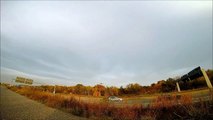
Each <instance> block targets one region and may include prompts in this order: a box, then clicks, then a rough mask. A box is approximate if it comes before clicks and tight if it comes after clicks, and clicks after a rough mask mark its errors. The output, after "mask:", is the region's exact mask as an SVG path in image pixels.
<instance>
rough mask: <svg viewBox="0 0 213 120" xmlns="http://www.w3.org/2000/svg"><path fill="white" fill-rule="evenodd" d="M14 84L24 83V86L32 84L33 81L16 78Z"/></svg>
mask: <svg viewBox="0 0 213 120" xmlns="http://www.w3.org/2000/svg"><path fill="white" fill-rule="evenodd" d="M15 82H18V83H25V84H30V85H31V84H33V80H32V79H29V78H24V77H16V80H15Z"/></svg>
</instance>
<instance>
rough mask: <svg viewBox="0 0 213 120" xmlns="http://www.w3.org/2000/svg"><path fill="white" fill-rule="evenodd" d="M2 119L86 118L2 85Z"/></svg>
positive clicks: (0, 111)
mask: <svg viewBox="0 0 213 120" xmlns="http://www.w3.org/2000/svg"><path fill="white" fill-rule="evenodd" d="M0 94H1V98H0V113H1V114H0V119H1V120H85V119H86V118H82V117H77V116H74V115H72V114H69V113H65V112H62V111H60V110H57V109H54V108H50V107H47V106H45V105H43V104H41V103H38V102H36V101H33V100H30V99H28V98H26V97H24V96H21V95H19V94H17V93H15V92H12V91H10V90H8V89H7V88H5V87H2V86H1V87H0Z"/></svg>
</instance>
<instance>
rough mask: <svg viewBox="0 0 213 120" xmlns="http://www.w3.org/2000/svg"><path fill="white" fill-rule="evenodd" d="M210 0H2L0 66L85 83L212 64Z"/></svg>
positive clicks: (146, 79) (144, 79)
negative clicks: (114, 0) (129, 0)
mask: <svg viewBox="0 0 213 120" xmlns="http://www.w3.org/2000/svg"><path fill="white" fill-rule="evenodd" d="M210 4H211V1H206V2H199V1H190V2H178V1H173V2H168V1H158V2H147V1H146V2H145V1H135V2H127V1H126V2H95V1H94V2H85V1H83V2H75V1H62V2H59V1H55V2H51V1H45V2H42V1H30V2H27V1H18V2H17V1H3V2H2V4H1V13H2V15H1V19H2V20H1V24H2V26H1V43H2V44H1V63H2V64H1V67H4V68H7V69H12V70H16V71H20V72H24V73H26V74H30V75H31V74H32V75H38V76H39V75H40V76H43V77H51V78H56V79H58V80H60V79H63V80H68V81H69V80H70V81H74V82H81V83H85V84H91V85H94V84H97V83H100V82H101V83H104V84H107V85H115V84H117V83H120V84H122V85H125V84H127V83H131V82H138V83H140V84H143V85H147V84H151V83H152V82H156V81H157V80H160V79H166V78H167V77H172V76H175V74H177V75H179V74H178V72H175V71H184V70H188V69H189V68H193V67H197V66H202V67H204V68H206V69H208V68H212V62H211V61H212V6H211V5H210ZM171 71H174V72H171ZM7 72H8V71H7ZM186 72H188V71H186ZM118 86H119V85H118Z"/></svg>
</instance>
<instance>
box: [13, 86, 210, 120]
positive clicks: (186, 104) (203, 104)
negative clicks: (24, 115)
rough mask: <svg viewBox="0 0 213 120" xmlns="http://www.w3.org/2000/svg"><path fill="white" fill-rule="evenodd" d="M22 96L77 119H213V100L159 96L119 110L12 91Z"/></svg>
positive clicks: (25, 90)
mask: <svg viewBox="0 0 213 120" xmlns="http://www.w3.org/2000/svg"><path fill="white" fill-rule="evenodd" d="M9 88H10V89H11V90H13V91H16V92H17V93H19V94H22V95H24V96H27V97H29V98H31V99H34V100H37V101H39V102H42V103H44V104H46V105H48V106H50V107H54V108H58V109H61V110H65V111H66V112H69V113H72V114H74V115H78V116H82V117H87V118H93V119H100V118H102V119H114V120H139V119H164V120H165V119H169V120H170V119H213V100H211V101H202V100H200V102H198V103H195V104H192V99H191V97H190V96H181V97H177V96H168V95H164V96H159V97H158V98H157V99H156V100H155V101H154V102H153V103H152V105H150V106H149V107H146V108H144V107H143V105H132V106H123V107H116V106H114V105H112V104H109V103H108V102H105V103H86V102H82V101H80V100H78V99H76V98H75V97H73V96H71V95H70V96H69V97H65V96H63V95H61V94H52V93H50V92H45V91H41V90H39V89H37V88H34V87H9Z"/></svg>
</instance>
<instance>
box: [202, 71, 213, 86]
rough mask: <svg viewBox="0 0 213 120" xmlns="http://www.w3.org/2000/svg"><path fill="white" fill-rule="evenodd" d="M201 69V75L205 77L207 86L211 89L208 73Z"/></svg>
mask: <svg viewBox="0 0 213 120" xmlns="http://www.w3.org/2000/svg"><path fill="white" fill-rule="evenodd" d="M201 71H202V73H203V76H204V78H205V80H206V84H207V86H208V87H209V88H210V89H212V84H211V81H210V80H209V77H208V75H207V74H206V71H205V70H204V69H201Z"/></svg>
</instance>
